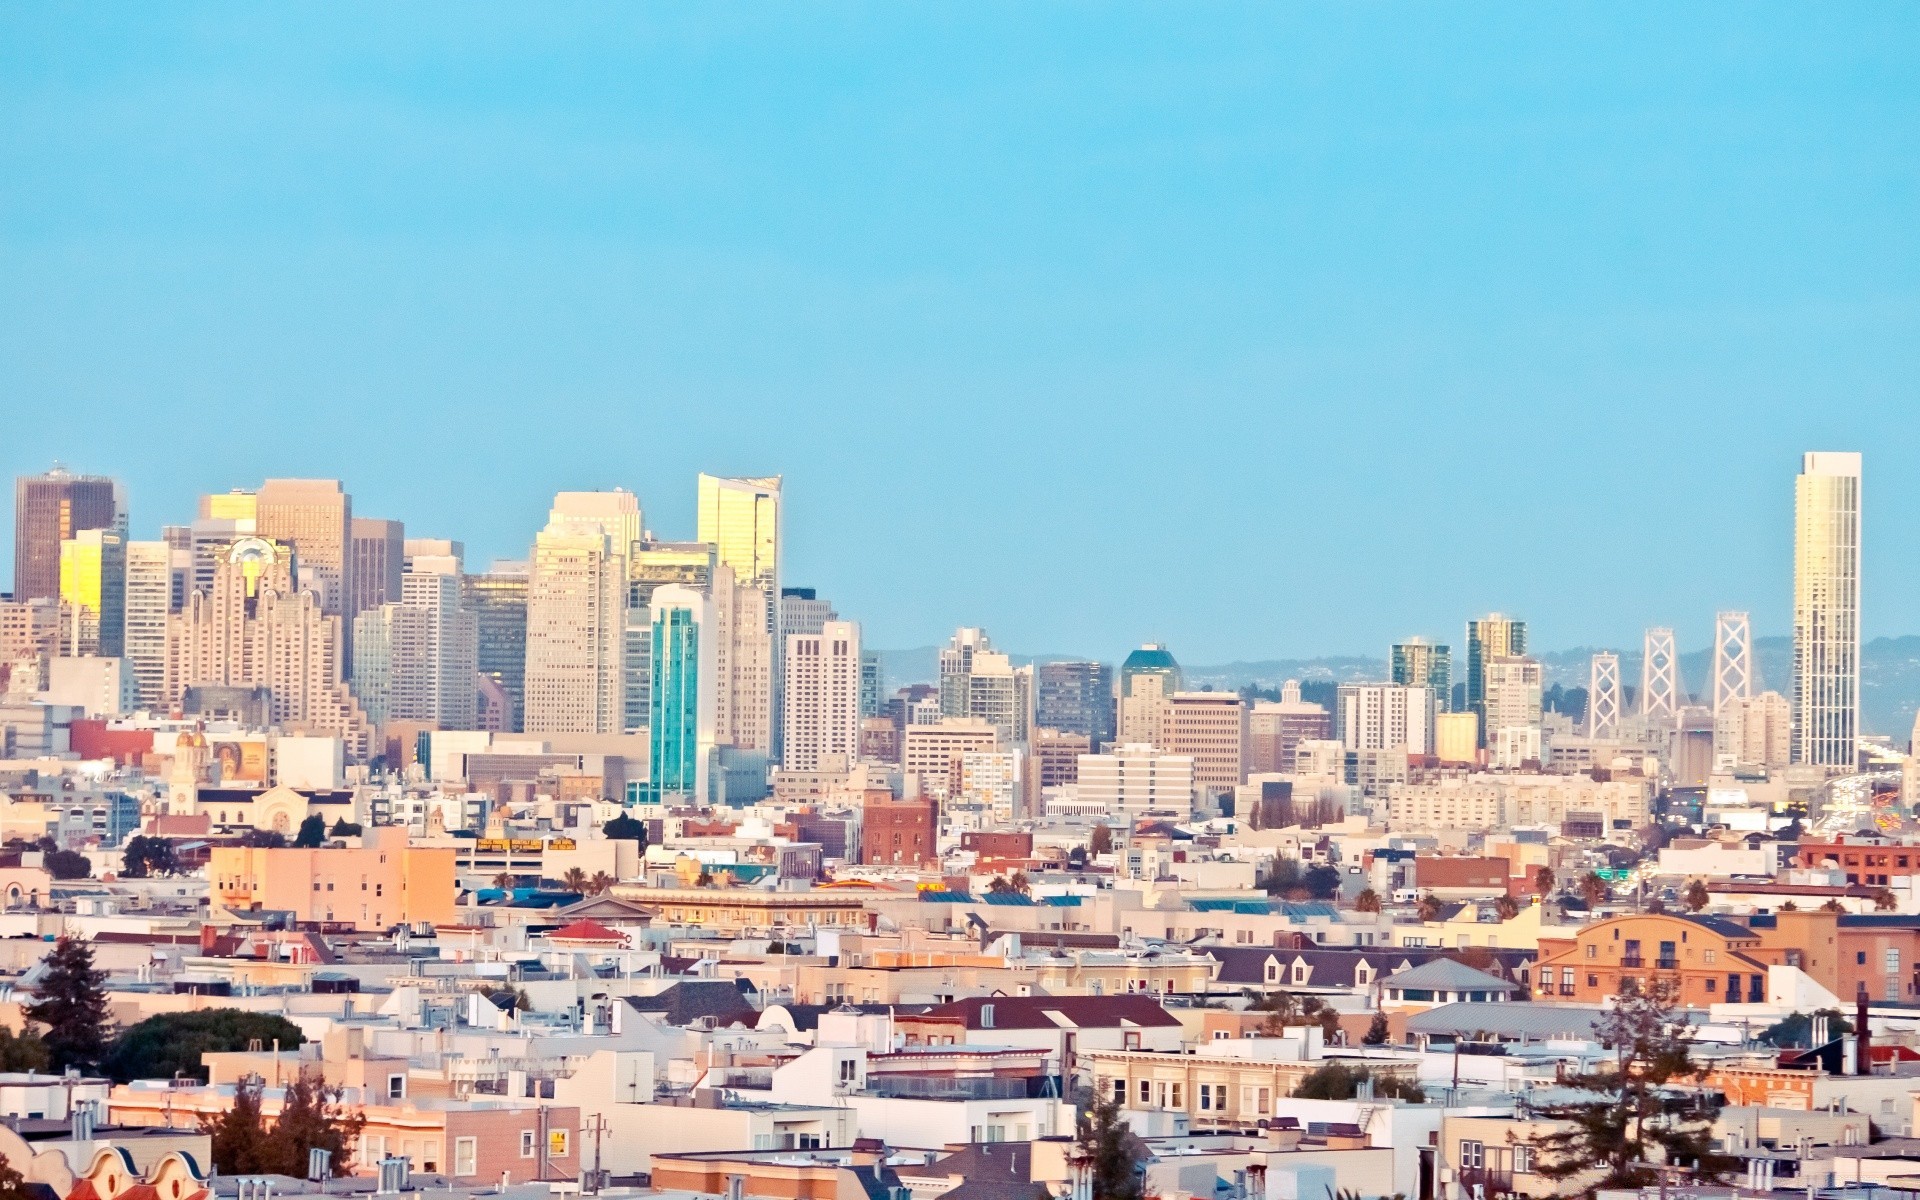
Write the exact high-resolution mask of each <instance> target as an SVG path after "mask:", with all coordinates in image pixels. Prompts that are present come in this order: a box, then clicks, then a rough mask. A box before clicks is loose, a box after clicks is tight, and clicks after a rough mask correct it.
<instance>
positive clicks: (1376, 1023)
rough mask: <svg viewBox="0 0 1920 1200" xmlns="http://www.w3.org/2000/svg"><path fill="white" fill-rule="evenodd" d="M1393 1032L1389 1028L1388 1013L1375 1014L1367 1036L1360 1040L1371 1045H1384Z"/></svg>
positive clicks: (1368, 1027)
mask: <svg viewBox="0 0 1920 1200" xmlns="http://www.w3.org/2000/svg"><path fill="white" fill-rule="evenodd" d="M1391 1036H1392V1034H1391V1033H1390V1032H1389V1031H1388V1029H1387V1014H1385V1013H1375V1014H1373V1024H1371V1025H1369V1026H1367V1036H1365V1037H1363V1038H1361V1039H1360V1040H1361V1041H1362V1042H1364V1043H1365V1044H1366V1045H1369V1046H1384V1045H1386V1044H1387V1039H1388V1038H1389V1037H1391Z"/></svg>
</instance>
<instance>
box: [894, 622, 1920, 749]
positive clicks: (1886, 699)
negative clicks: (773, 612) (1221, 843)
mask: <svg viewBox="0 0 1920 1200" xmlns="http://www.w3.org/2000/svg"><path fill="white" fill-rule="evenodd" d="M1600 648H1601V647H1587V646H1581V647H1578V648H1575V649H1572V650H1550V651H1547V652H1545V653H1543V654H1541V655H1540V661H1541V664H1542V665H1543V666H1544V667H1545V668H1546V676H1547V683H1548V685H1549V686H1551V685H1552V684H1555V683H1558V684H1560V685H1561V686H1563V687H1568V688H1574V687H1585V686H1586V685H1587V665H1588V660H1589V659H1591V658H1592V657H1593V654H1594V651H1595V650H1596V649H1600ZM1455 650H1456V652H1457V651H1458V647H1455ZM1617 650H1618V653H1619V655H1620V680H1621V682H1622V683H1625V684H1626V685H1628V686H1629V687H1637V686H1638V685H1639V681H1640V648H1639V647H1638V646H1634V647H1631V648H1628V647H1618V648H1617ZM1753 654H1754V661H1755V666H1756V676H1757V677H1756V678H1755V680H1754V687H1755V690H1756V691H1766V690H1769V689H1771V690H1773V691H1777V692H1781V693H1785V692H1787V691H1789V690H1790V688H1791V685H1792V681H1793V640H1792V639H1791V638H1786V637H1763V638H1756V639H1755V640H1754V643H1753ZM1009 657H1011V658H1012V659H1013V661H1014V664H1015V665H1016V666H1019V665H1024V664H1026V663H1030V662H1058V661H1060V660H1063V659H1075V658H1079V657H1081V656H1080V655H1075V654H1030V655H1021V654H1014V655H1010V656H1009ZM880 659H881V669H882V670H883V671H885V673H886V686H887V690H888V691H892V690H893V689H894V688H897V687H904V686H905V685H907V684H909V683H931V682H933V681H934V680H936V679H938V678H939V675H940V648H939V647H938V646H918V647H915V648H913V649H911V650H882V651H880ZM1181 666H1182V667H1183V668H1184V669H1185V671H1186V675H1187V681H1188V683H1190V684H1191V685H1192V686H1194V687H1210V688H1215V689H1220V690H1226V689H1237V688H1242V687H1245V686H1247V685H1249V684H1253V685H1257V686H1259V687H1263V688H1273V687H1278V686H1279V685H1280V683H1281V682H1282V681H1284V680H1288V679H1299V680H1303V681H1322V682H1331V683H1344V682H1347V681H1350V680H1358V679H1384V678H1385V677H1386V674H1387V660H1386V659H1384V658H1367V657H1365V656H1364V655H1330V656H1328V657H1325V658H1282V659H1262V660H1258V661H1251V662H1230V663H1221V664H1218V665H1190V664H1186V663H1182V664H1181ZM1453 669H1454V680H1455V681H1456V682H1458V681H1459V679H1460V678H1461V677H1462V664H1461V661H1460V660H1459V659H1458V658H1456V659H1455V660H1454V668H1453ZM1860 673H1861V689H1860V691H1861V694H1860V720H1861V724H1862V725H1864V726H1865V732H1867V733H1880V734H1887V735H1889V736H1891V737H1892V738H1893V740H1894V743H1895V744H1896V745H1898V746H1902V747H1904V746H1905V745H1906V744H1907V738H1908V736H1909V735H1910V734H1911V733H1912V731H1913V718H1914V713H1915V712H1916V710H1920V636H1914V635H1909V636H1905V637H1897V638H1875V639H1873V640H1872V641H1871V642H1868V643H1867V644H1866V646H1865V647H1864V648H1863V650H1862V653H1861V664H1860ZM1712 676H1713V651H1712V650H1711V649H1702V650H1695V651H1693V652H1692V653H1690V654H1682V655H1681V656H1680V680H1681V685H1682V686H1683V687H1685V688H1686V689H1687V691H1689V692H1690V693H1692V694H1693V695H1695V696H1698V697H1700V698H1701V700H1702V702H1705V701H1706V700H1707V699H1709V698H1710V697H1711V688H1712V684H1713V678H1712Z"/></svg>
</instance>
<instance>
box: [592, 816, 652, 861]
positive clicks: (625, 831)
mask: <svg viewBox="0 0 1920 1200" xmlns="http://www.w3.org/2000/svg"><path fill="white" fill-rule="evenodd" d="M600 832H601V833H604V834H606V835H607V836H608V837H610V838H612V839H614V840H615V841H623V842H639V843H640V851H641V853H643V854H644V853H645V852H646V849H647V823H646V822H645V821H636V820H634V819H633V818H632V817H630V816H628V815H627V814H625V813H621V814H620V815H619V816H617V817H615V818H614V819H613V820H611V821H608V822H607V823H606V824H605V825H602V826H601V827H600Z"/></svg>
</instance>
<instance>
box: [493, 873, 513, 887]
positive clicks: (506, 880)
mask: <svg viewBox="0 0 1920 1200" xmlns="http://www.w3.org/2000/svg"><path fill="white" fill-rule="evenodd" d="M493 886H495V887H497V888H499V889H500V890H501V891H503V892H504V891H506V890H507V889H508V888H510V887H512V886H513V876H511V875H509V874H507V873H506V872H505V871H502V872H500V873H499V874H498V875H495V876H494V877H493Z"/></svg>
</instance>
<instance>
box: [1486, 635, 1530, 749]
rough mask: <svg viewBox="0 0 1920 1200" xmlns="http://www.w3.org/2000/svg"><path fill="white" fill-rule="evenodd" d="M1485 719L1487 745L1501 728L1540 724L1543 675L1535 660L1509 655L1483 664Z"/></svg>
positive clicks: (1528, 726)
mask: <svg viewBox="0 0 1920 1200" xmlns="http://www.w3.org/2000/svg"><path fill="white" fill-rule="evenodd" d="M1486 672H1487V674H1486V680H1487V694H1486V701H1485V703H1486V721H1485V723H1484V732H1485V735H1486V739H1487V744H1488V745H1493V744H1494V740H1495V738H1496V737H1497V736H1498V735H1499V734H1500V733H1501V731H1503V730H1508V729H1514V730H1520V729H1533V730H1537V729H1538V728H1539V727H1540V719H1541V694H1542V690H1543V683H1544V678H1545V677H1544V674H1543V672H1542V671H1541V668H1540V663H1539V661H1538V660H1536V659H1531V658H1527V657H1526V656H1524V655H1510V656H1507V657H1502V658H1495V659H1490V660H1488V662H1487V664H1486Z"/></svg>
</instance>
